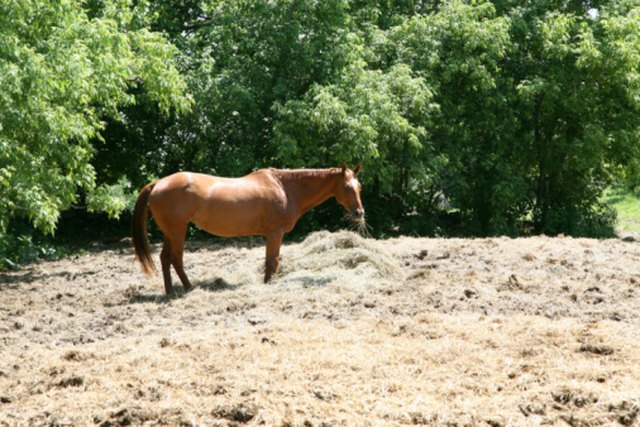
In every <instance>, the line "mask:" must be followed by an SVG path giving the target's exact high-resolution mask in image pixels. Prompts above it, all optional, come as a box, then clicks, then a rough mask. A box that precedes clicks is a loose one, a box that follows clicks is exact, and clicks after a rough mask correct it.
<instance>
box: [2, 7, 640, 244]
mask: <svg viewBox="0 0 640 427" xmlns="http://www.w3.org/2000/svg"><path fill="white" fill-rule="evenodd" d="M0 13H1V14H0V69H1V71H2V72H0V201H1V203H0V232H1V231H2V230H7V227H8V226H9V221H10V220H11V219H12V218H16V217H26V218H29V220H30V221H31V223H32V224H33V225H34V226H35V227H38V228H39V229H41V230H44V231H46V232H52V231H53V229H54V228H55V225H56V221H57V219H58V218H59V215H60V212H63V211H64V210H65V209H67V208H68V207H69V206H71V205H72V204H74V205H78V204H83V203H85V202H86V207H87V208H88V209H89V210H91V211H95V210H102V211H106V212H108V213H109V214H110V215H111V216H114V217H117V216H118V215H119V213H120V212H123V211H124V210H126V207H127V205H128V204H129V203H130V200H131V198H132V197H133V194H134V193H135V190H136V189H138V188H139V187H140V186H142V185H143V184H145V183H146V182H148V181H149V180H150V179H152V178H153V177H156V176H163V175H166V174H168V173H171V172H175V171H176V170H185V169H187V170H195V171H199V172H205V173H215V174H219V175H229V176H239V175H243V174H245V173H247V172H250V171H251V170H253V169H256V168H259V167H264V166H276V167H328V166H338V165H340V164H341V163H342V162H348V163H350V164H354V163H356V162H363V172H362V181H363V183H364V193H363V199H364V202H365V205H366V206H367V212H368V221H369V222H370V223H371V225H372V226H373V231H374V233H377V234H380V235H389V234H392V233H418V234H436V233H437V234H462V235H495V234H508V235H518V234H523V233H528V232H533V233H548V234H557V233H566V234H574V235H594V236H595V235H597V236H603V235H607V233H609V232H611V230H612V229H613V224H614V221H615V216H614V215H613V213H612V211H610V210H608V209H607V208H606V207H605V206H603V205H602V204H601V196H602V194H603V192H604V190H605V189H606V188H608V187H609V186H610V185H611V184H612V183H613V182H614V181H615V180H621V182H623V183H624V185H625V186H626V187H627V188H628V189H637V188H638V187H640V184H639V183H640V178H638V177H639V176H640V172H639V171H640V166H639V165H640V144H638V142H639V141H640V114H639V113H640V111H639V110H640V71H639V70H640V3H639V2H638V1H637V0H606V1H601V2H596V3H593V2H581V1H571V2H566V1H565V2H559V1H549V0H535V1H530V2H525V3H523V2H517V1H513V0H495V1H471V0H469V1H462V0H447V1H442V2H420V1H417V2H416V1H394V2H389V1H386V0H385V1H360V0H356V1H346V0H327V1H322V2H318V1H313V0H275V1H272V0H251V1H249V0H239V1H233V2H222V1H218V0H203V1H200V0H198V1H196V0H188V1H178V0H160V1H154V2H149V1H136V2H133V1H132V0H90V1H87V2H82V3H79V2H71V1H64V0H49V1H45V0H29V1H24V2H15V1H13V2H11V1H10V2H5V3H3V4H2V6H0ZM191 105H192V106H193V108H191V109H189V107H190V106H191ZM339 216H340V214H339V212H338V209H337V208H335V207H327V208H324V207H323V208H322V209H319V210H317V211H314V212H313V213H312V214H311V215H310V216H309V218H308V219H305V221H306V222H303V223H302V224H301V228H302V229H310V228H311V227H315V226H318V225H319V224H322V225H323V226H328V227H335V226H337V224H338V222H337V221H336V222H333V223H332V222H331V218H334V217H339ZM305 227H307V228H305ZM0 234H2V233H0ZM16 244H17V243H16Z"/></svg>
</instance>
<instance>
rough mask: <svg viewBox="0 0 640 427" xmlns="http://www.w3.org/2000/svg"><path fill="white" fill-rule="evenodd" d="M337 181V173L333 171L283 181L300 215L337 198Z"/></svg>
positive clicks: (293, 177)
mask: <svg viewBox="0 0 640 427" xmlns="http://www.w3.org/2000/svg"><path fill="white" fill-rule="evenodd" d="M335 180H336V173H335V172H334V171H332V170H326V171H324V170H323V171H319V172H316V173H313V174H311V173H310V174H308V175H300V176H292V177H289V178H284V179H282V181H283V183H284V184H285V186H286V187H287V193H289V199H290V200H292V201H295V203H296V204H297V208H298V211H299V212H300V215H302V214H304V213H305V212H307V211H309V210H310V209H313V208H315V207H316V206H318V205H319V204H321V203H323V202H325V201H326V200H328V199H330V198H331V197H333V196H335Z"/></svg>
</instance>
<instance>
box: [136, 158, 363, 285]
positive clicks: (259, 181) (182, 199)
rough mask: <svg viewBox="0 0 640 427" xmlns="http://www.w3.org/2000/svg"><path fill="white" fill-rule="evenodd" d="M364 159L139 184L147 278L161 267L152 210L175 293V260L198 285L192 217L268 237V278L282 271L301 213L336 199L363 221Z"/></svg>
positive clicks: (222, 229) (208, 226) (139, 228)
mask: <svg viewBox="0 0 640 427" xmlns="http://www.w3.org/2000/svg"><path fill="white" fill-rule="evenodd" d="M359 171H360V165H359V164H358V165H357V166H355V167H354V168H353V170H351V169H349V168H348V167H347V165H346V164H344V163H343V164H342V167H341V168H331V169H273V168H268V169H259V170H257V171H255V172H253V173H250V174H249V175H246V176H244V177H242V178H224V177H217V176H212V175H205V174H200V173H193V172H178V173H174V174H173V175H169V176H166V177H164V178H161V179H158V180H156V181H153V182H151V183H149V184H147V185H146V186H144V187H143V188H142V190H140V193H139V194H138V199H137V200H136V204H135V208H134V211H133V219H132V237H133V249H134V252H135V256H136V257H137V259H138V261H139V262H140V264H141V265H142V270H143V272H144V273H145V274H147V275H148V276H150V275H152V273H153V272H154V271H155V265H154V263H153V260H152V258H151V249H150V247H149V241H148V239H147V221H148V218H149V211H151V215H152V216H153V218H154V220H155V222H156V224H157V225H158V227H159V228H160V230H161V231H162V234H163V236H164V244H163V246H162V251H161V252H160V263H161V264H162V275H163V279H164V289H165V292H166V293H167V294H170V293H171V292H172V289H173V288H172V283H171V266H173V268H174V269H175V271H176V273H177V274H178V277H179V278H180V281H181V282H182V286H183V288H184V290H185V292H189V291H190V290H191V289H192V286H191V282H190V281H189V278H188V277H187V275H186V273H185V271H184V266H183V262H182V256H183V253H184V245H185V237H186V232H187V227H188V225H189V223H193V224H195V225H196V226H197V227H199V228H201V229H203V230H205V231H207V232H209V233H211V234H214V235H217V236H221V237H239V236H263V237H264V238H265V239H266V260H265V273H264V283H267V282H269V281H270V280H271V277H272V276H273V274H274V273H275V272H276V270H277V269H278V264H279V262H280V246H281V245H282V239H283V238H284V235H285V233H288V232H290V231H291V230H292V229H293V227H294V226H295V224H296V222H297V221H298V219H300V217H301V216H302V215H303V214H305V213H306V212H308V211H309V210H310V209H312V208H314V207H316V206H318V205H320V204H321V203H324V202H325V201H327V200H329V199H330V198H335V199H336V200H337V201H338V203H340V204H341V205H342V206H343V207H344V208H345V209H346V210H347V216H348V217H349V218H350V219H351V220H352V221H354V222H355V223H356V224H357V225H359V226H360V227H364V226H365V220H364V218H365V212H364V208H363V207H362V201H361V200H360V183H359V182H358V178H357V175H358V172H359Z"/></svg>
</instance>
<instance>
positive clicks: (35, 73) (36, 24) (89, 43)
mask: <svg viewBox="0 0 640 427" xmlns="http://www.w3.org/2000/svg"><path fill="white" fill-rule="evenodd" d="M144 7H145V3H144V2H142V3H139V5H138V7H134V6H133V3H132V2H131V1H124V0H119V1H116V0H104V1H99V2H96V1H94V2H87V3H85V4H83V3H80V2H75V1H70V0H69V1H66V0H55V1H45V0H28V1H7V2H2V4H1V5H0V70H1V71H0V194H1V196H0V202H1V203H0V236H1V235H2V234H3V233H4V232H5V230H6V229H7V226H8V224H9V221H10V220H11V218H14V217H16V216H26V217H28V218H29V219H30V221H31V222H32V223H33V225H34V226H35V227H37V228H39V229H40V230H42V231H44V232H47V233H51V232H53V231H54V229H55V227H56V222H57V219H58V217H59V215H60V212H61V211H62V210H64V209H67V208H68V207H69V206H71V204H73V203H75V202H76V201H77V200H78V197H79V192H85V193H86V194H88V198H89V201H90V206H91V207H92V208H94V209H104V210H106V211H107V212H110V213H111V214H114V215H115V214H118V213H119V212H120V211H121V210H122V208H123V206H122V201H121V200H118V199H114V198H113V197H109V192H108V191H107V189H106V188H105V187H102V188H96V173H95V170H94V168H93V166H92V164H91V160H92V156H93V154H94V152H95V148H94V145H93V144H94V143H98V144H99V142H97V141H99V140H100V132H101V131H102V129H103V126H104V121H103V119H104V118H107V117H108V118H110V119H112V120H117V119H125V118H124V117H122V116H121V108H122V107H123V106H130V105H134V104H135V103H136V101H137V99H138V96H137V92H138V91H139V92H143V93H144V94H145V96H146V97H148V98H149V99H150V100H152V101H153V102H155V103H156V104H157V105H158V108H159V109H160V110H161V111H163V112H165V113H166V112H169V111H170V109H172V108H176V109H178V110H184V109H186V108H188V106H189V103H190V101H189V97H188V96H187V95H185V82H184V79H183V78H182V77H181V76H180V75H179V73H178V71H177V68H176V66H175V63H174V58H175V56H176V54H177V51H176V49H175V48H174V47H173V46H172V45H171V44H170V43H168V42H167V40H166V39H165V38H164V37H163V36H162V35H161V34H159V33H154V32H151V31H149V30H147V29H146V28H144V26H141V25H140V17H141V16H142V14H141V13H140V9H139V8H144Z"/></svg>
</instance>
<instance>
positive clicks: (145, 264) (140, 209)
mask: <svg viewBox="0 0 640 427" xmlns="http://www.w3.org/2000/svg"><path fill="white" fill-rule="evenodd" d="M155 185H156V182H155V181H154V182H152V183H150V184H147V185H146V186H145V187H144V188H143V189H142V190H140V194H139V195H138V200H136V206H135V208H134V209H133V220H132V221H131V234H132V237H133V249H134V251H135V254H136V257H138V261H140V264H142V271H144V273H145V274H146V275H148V276H150V275H151V273H153V272H154V271H155V269H156V266H155V265H154V264H153V259H151V248H150V247H149V240H148V239H147V219H148V218H149V194H150V193H151V190H153V187H154V186H155Z"/></svg>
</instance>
